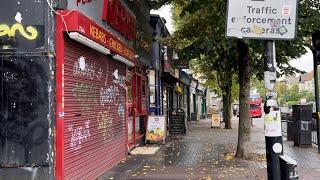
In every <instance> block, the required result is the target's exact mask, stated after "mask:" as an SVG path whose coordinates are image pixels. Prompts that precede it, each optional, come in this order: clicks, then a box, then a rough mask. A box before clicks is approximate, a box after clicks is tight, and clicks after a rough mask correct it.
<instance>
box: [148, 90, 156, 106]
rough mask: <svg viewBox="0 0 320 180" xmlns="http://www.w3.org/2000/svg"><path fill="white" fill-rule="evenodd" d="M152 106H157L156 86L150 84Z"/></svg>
mask: <svg viewBox="0 0 320 180" xmlns="http://www.w3.org/2000/svg"><path fill="white" fill-rule="evenodd" d="M149 93H150V107H156V87H155V86H150V92H149Z"/></svg>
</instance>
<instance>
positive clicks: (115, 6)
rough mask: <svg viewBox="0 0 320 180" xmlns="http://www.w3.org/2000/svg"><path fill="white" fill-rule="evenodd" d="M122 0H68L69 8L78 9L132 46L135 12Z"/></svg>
mask: <svg viewBox="0 0 320 180" xmlns="http://www.w3.org/2000/svg"><path fill="white" fill-rule="evenodd" d="M124 2H125V1H121V0H68V3H67V8H66V9H68V10H77V11H79V12H81V13H82V14H84V15H85V16H87V17H88V18H90V19H91V20H93V21H94V22H95V23H97V24H98V25H99V26H100V27H103V29H105V30H107V31H110V32H111V33H112V34H114V35H115V36H116V37H117V38H119V39H121V41H122V42H124V43H126V44H127V45H130V46H132V40H133V39H134V34H135V28H134V24H135V18H134V15H133V12H132V11H131V10H130V9H129V7H128V6H127V5H126V3H124Z"/></svg>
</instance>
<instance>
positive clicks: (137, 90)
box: [127, 64, 149, 149]
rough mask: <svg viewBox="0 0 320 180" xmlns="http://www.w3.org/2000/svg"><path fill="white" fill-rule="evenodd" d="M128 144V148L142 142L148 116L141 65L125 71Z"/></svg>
mask: <svg viewBox="0 0 320 180" xmlns="http://www.w3.org/2000/svg"><path fill="white" fill-rule="evenodd" d="M127 89H128V94H127V95H128V100H127V108H128V110H127V112H128V146H129V148H130V149H132V148H134V147H135V146H137V145H139V144H140V143H144V140H145V135H146V126H147V118H148V109H147V107H148V97H149V96H148V95H147V94H148V92H147V89H148V88H147V75H146V70H145V68H143V66H138V65H137V64H136V66H135V67H132V68H128V71H127Z"/></svg>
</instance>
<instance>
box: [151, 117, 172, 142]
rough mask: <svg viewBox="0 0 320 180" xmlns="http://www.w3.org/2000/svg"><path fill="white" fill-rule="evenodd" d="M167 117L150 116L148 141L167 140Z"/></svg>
mask: <svg viewBox="0 0 320 180" xmlns="http://www.w3.org/2000/svg"><path fill="white" fill-rule="evenodd" d="M166 132H167V131H166V118H165V117H164V116H149V117H148V123H147V137H146V141H150V142H163V143H164V142H165V139H166Z"/></svg>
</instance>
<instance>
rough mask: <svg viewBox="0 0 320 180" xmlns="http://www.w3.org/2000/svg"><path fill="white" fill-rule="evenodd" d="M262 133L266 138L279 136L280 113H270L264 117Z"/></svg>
mask: <svg viewBox="0 0 320 180" xmlns="http://www.w3.org/2000/svg"><path fill="white" fill-rule="evenodd" d="M264 132H265V136H268V137H278V136H281V116H280V111H271V112H270V113H269V114H266V115H265V116H264Z"/></svg>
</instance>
